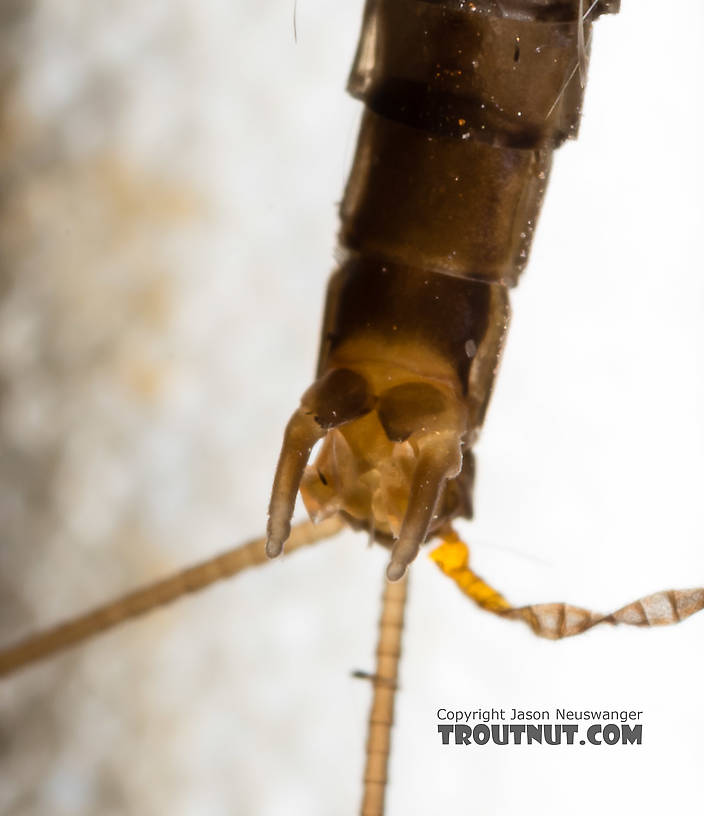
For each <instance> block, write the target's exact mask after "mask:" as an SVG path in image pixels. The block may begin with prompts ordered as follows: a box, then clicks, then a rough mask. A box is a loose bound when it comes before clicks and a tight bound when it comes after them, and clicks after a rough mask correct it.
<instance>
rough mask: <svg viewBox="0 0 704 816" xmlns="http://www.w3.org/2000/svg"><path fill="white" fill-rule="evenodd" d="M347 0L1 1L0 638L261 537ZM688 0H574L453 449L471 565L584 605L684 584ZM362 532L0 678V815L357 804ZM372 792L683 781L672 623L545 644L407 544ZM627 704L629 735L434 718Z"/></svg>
mask: <svg viewBox="0 0 704 816" xmlns="http://www.w3.org/2000/svg"><path fill="white" fill-rule="evenodd" d="M361 10H362V9H361V5H360V3H354V4H340V3H333V2H330V0H298V6H297V14H296V19H297V32H298V43H297V44H296V43H295V42H294V34H293V12H294V10H293V3H292V2H290V3H289V2H281V1H280V2H277V3H274V2H269V1H268V0H266V1H264V0H261V1H260V2H258V3H251V2H244V0H230V2H227V3H225V2H220V1H219V0H204V1H203V2H199V3H196V2H195V0H190V1H189V0H170V2H151V3H148V4H144V3H138V2H136V1H135V0H120V1H119V2H110V3H108V2H91V3H85V2H77V1H76V0H63V2H61V3H56V2H50V0H35V2H34V3H33V4H23V3H19V2H17V3H9V2H7V3H4V4H3V6H2V10H1V11H0V25H1V27H2V30H1V31H0V38H2V42H1V43H0V45H1V46H2V48H1V50H0V53H2V57H0V79H2V83H1V84H0V208H1V210H0V218H1V222H0V251H1V255H2V267H1V268H0V591H1V593H2V595H1V597H0V614H1V615H2V617H1V618H0V636H1V637H2V642H3V643H8V642H10V641H12V640H14V639H15V638H16V637H18V636H20V635H22V634H25V633H26V632H28V631H30V630H31V629H33V628H36V627H39V626H43V625H47V624H49V623H52V622H54V621H55V620H57V619H58V618H62V617H65V616H68V615H69V614H71V613H75V612H79V611H82V610H84V609H86V608H89V607H91V606H93V605H95V604H97V603H99V602H101V601H103V600H105V599H107V598H109V597H111V596H113V595H115V594H117V593H120V592H123V591H126V590H129V589H131V588H133V587H134V586H135V585H137V584H141V583H143V582H145V581H148V580H150V579H153V578H156V577H158V576H161V575H162V574H163V573H165V572H167V571H169V570H172V569H175V568H178V567H180V566H184V565H186V564H189V563H190V562H192V561H195V560H198V559H201V558H204V557H207V556H208V555H211V554H213V553H215V552H217V551H219V550H221V549H223V548H225V547H226V546H229V545H231V544H232V543H235V542H237V541H241V540H244V539H246V538H248V537H251V536H254V535H257V534H259V533H261V532H262V530H263V526H264V521H265V515H266V504H267V501H268V490H269V487H270V480H271V476H272V473H273V468H274V465H275V460H276V456H277V453H278V446H279V443H280V437H281V432H282V429H283V425H284V423H285V421H286V418H287V416H288V415H289V414H290V412H291V411H292V410H293V409H294V408H295V406H296V404H297V401H298V398H299V396H300V394H301V393H302V391H303V390H304V389H305V388H306V387H307V385H308V384H309V382H310V380H311V377H312V373H313V369H314V364H315V356H316V347H317V340H318V325H319V320H320V313H321V308H322V299H323V292H324V286H325V281H326V279H327V277H328V275H329V273H330V270H331V268H332V252H333V248H334V234H335V231H336V214H335V207H334V202H336V201H338V200H339V197H340V195H341V191H342V188H343V184H344V181H345V177H346V172H347V168H348V165H349V162H350V160H351V156H352V152H353V149H354V143H355V138H356V124H357V120H358V117H359V114H360V110H361V106H360V105H359V104H358V103H355V102H353V101H352V100H350V99H348V98H346V97H345V96H344V93H343V88H344V84H345V79H346V74H347V71H348V70H349V66H350V63H351V59H352V55H353V53H354V47H355V44H356V38H357V33H358V27H359V21H360V18H361ZM702 24H704V9H703V8H702V6H701V3H700V2H699V0H677V2H676V3H673V4H669V5H668V6H667V7H665V6H664V5H663V4H662V3H659V2H656V0H640V1H639V2H638V3H635V2H628V1H627V0H624V4H623V9H622V12H621V14H620V15H619V16H618V17H616V18H602V20H601V21H600V22H599V23H598V25H597V26H596V27H595V32H594V46H593V52H592V65H591V69H590V77H589V85H588V89H587V96H586V106H585V111H584V121H583V125H582V130H581V135H580V138H579V140H578V141H577V142H576V143H571V144H569V145H566V146H565V147H564V148H562V149H561V151H560V152H559V154H558V155H557V156H556V161H555V167H554V171H553V178H552V182H551V185H550V189H549V192H548V196H547V201H546V203H545V207H544V210H543V214H542V217H541V222H540V226H539V229H538V233H537V237H536V240H535V244H534V248H533V252H532V258H531V263H530V266H529V269H528V271H527V273H526V274H525V276H524V280H523V281H522V283H521V285H520V287H519V288H518V289H517V290H516V291H515V292H514V296H513V304H514V319H513V325H512V328H511V332H510V337H509V342H508V347H507V349H506V355H505V359H504V362H503V365H502V371H501V375H500V377H499V381H498V387H497V390H496V393H495V396H494V399H493V403H492V406H491V408H490V411H489V415H488V420H487V423H486V427H485V432H484V434H483V437H482V440H481V443H480V445H479V447H478V451H477V452H478V481H477V490H476V496H475V499H476V502H475V503H476V514H477V518H476V522H474V523H473V524H471V525H462V532H463V533H465V535H466V536H467V538H468V540H469V542H470V543H471V545H472V546H473V555H474V564H475V567H476V568H477V569H478V571H480V572H481V573H482V574H483V575H484V576H485V577H487V578H488V579H489V580H490V581H491V582H492V583H494V584H495V585H496V586H498V587H499V588H500V589H501V590H503V591H504V593H505V594H507V595H508V597H509V598H510V599H511V600H513V601H515V602H516V603H524V602H540V601H553V600H569V601H570V602H572V603H576V604H579V605H583V606H589V607H592V608H596V609H601V610H605V611H606V610H611V609H613V608H616V607H618V606H621V605H622V604H624V603H626V602H627V601H630V600H632V599H634V598H636V597H639V596H641V595H644V594H647V593H649V592H652V591H655V590H657V589H662V588H671V587H686V586H693V585H697V584H702V582H704V550H703V549H702V531H703V530H704V512H703V510H702V506H703V505H702V499H701V494H702V485H703V484H704V479H703V478H702V477H703V470H704V439H703V429H704V424H703V423H702V416H704V393H703V373H702V372H703V366H704V358H703V357H702V349H703V348H704V343H703V342H702V340H703V339H704V338H703V337H702V334H703V333H704V329H703V328H702V326H703V321H702V315H703V313H704V283H703V281H702V277H701V270H700V266H701V263H700V252H699V240H700V233H701V232H702V227H703V226H704V219H703V217H702V216H703V212H702V204H701V186H702V181H703V180H704V172H703V168H702V156H701V150H700V144H699V140H700V134H701V129H702V115H701V111H700V101H701V80H702V68H701V62H700V57H699V53H700V31H701V27H702ZM385 560H386V555H385V553H384V552H383V551H382V550H380V549H379V548H373V549H372V550H369V549H368V548H367V545H366V540H365V538H364V537H363V536H354V535H346V536H344V537H342V538H340V539H337V540H335V541H333V542H329V543H327V544H321V545H319V546H318V547H316V548H313V549H311V550H310V551H307V552H304V553H300V554H296V555H295V556H292V557H291V558H290V559H286V558H284V559H283V560H281V561H279V562H277V563H274V564H270V565H267V566H265V567H262V568H260V569H258V570H257V571H254V572H251V573H247V574H243V575H242V576H240V577H239V578H237V579H236V580H234V581H232V582H231V583H227V584H224V585H222V586H218V587H216V588H214V589H212V590H210V591H209V592H207V593H205V594H204V595H202V596H200V597H197V598H193V599H189V600H185V601H183V602H181V603H179V604H178V605H176V606H174V607H171V608H169V609H166V610H162V611H159V612H157V613H155V614H153V615H152V616H150V617H149V618H148V619H146V620H144V621H143V622H140V623H133V624H129V625H127V626H125V627H123V628H122V629H120V630H119V631H117V632H114V633H112V634H108V635H106V636H104V637H102V638H100V639H98V640H96V641H94V642H93V643H91V644H90V645H87V646H85V647H82V648H79V649H76V650H74V651H72V652H70V653H69V654H67V655H65V656H62V657H60V658H57V659H55V660H53V661H51V662H50V663H48V664H46V665H41V666H37V667H34V668H31V669H28V670H26V671H24V672H23V673H21V674H19V675H17V676H16V677H15V678H12V679H10V680H5V681H3V682H2V683H1V684H0V813H3V814H12V815H13V816H19V815H20V814H22V815H27V816H29V814H32V816H40V815H41V816H49V815H50V816H64V814H72V815H73V814H101V815H102V814H110V815H112V814H140V816H156V814H163V813H169V814H170V816H194V815H195V814H199V815H200V814H207V815H208V816H211V815H212V816H219V814H245V815H247V814H253V815H256V816H279V814H285V815H287V816H288V814H291V816H297V815H298V814H301V816H314V814H321V816H330V814H350V813H355V812H356V810H357V808H358V801H359V796H360V779H361V769H362V752H363V743H364V736H365V720H366V712H367V705H368V701H369V698H370V688H369V687H368V685H367V684H365V683H364V682H363V681H359V680H353V679H351V678H350V676H349V673H350V671H351V670H353V669H356V668H361V669H371V668H372V666H373V657H372V653H373V648H374V643H375V638H376V619H377V615H378V598H379V594H380V591H381V575H382V570H383V566H384V562H385ZM410 592H411V598H410V606H409V610H408V618H407V630H406V634H405V653H404V658H403V663H402V689H401V692H400V694H399V697H398V709H397V726H396V728H395V732H394V753H393V761H392V766H391V787H390V792H389V797H388V809H389V813H390V814H391V815H392V816H393V814H416V813H417V814H421V813H429V812H436V813H441V812H445V811H448V812H477V813H483V814H494V813H496V814H504V813H506V814H510V813H516V812H519V811H520V812H522V813H526V814H541V816H557V815H558V814H563V813H566V812H569V813H570V814H575V815H577V814H587V813H594V812H603V813H616V812H621V811H625V810H627V811H628V812H638V813H639V814H641V816H646V814H660V813H662V812H663V810H664V809H665V808H667V809H668V810H677V809H678V808H685V807H687V806H688V805H690V804H691V803H692V802H694V801H695V796H696V797H697V798H699V796H700V785H699V783H698V773H699V770H700V766H701V747H700V742H699V740H700V735H701V731H702V727H703V726H704V714H703V713H702V704H701V694H702V690H701V676H702V669H703V668H704V660H703V658H702V649H701V635H702V626H703V625H704V623H703V621H702V620H699V619H697V618H694V619H692V620H690V621H688V622H687V623H685V624H683V625H681V626H678V627H673V628H666V629H662V630H650V631H645V630H643V631H641V630H629V629H625V628H624V629H618V630H610V629H603V630H595V631H593V632H591V633H589V634H587V635H585V636H582V637H580V638H576V639H574V640H570V641H566V642H564V643H551V642H543V641H539V640H537V639H535V638H534V637H533V636H532V635H531V634H530V632H529V631H528V630H527V629H525V628H524V627H521V626H519V625H517V624H509V623H506V622H502V621H500V620H497V619H494V618H492V617H490V616H488V615H486V614H484V613H481V612H479V611H477V610H476V609H475V608H473V607H472V606H471V605H470V604H469V602H467V601H465V600H464V599H463V598H462V597H461V596H460V595H459V593H458V592H457V591H456V590H455V589H454V588H453V587H452V586H451V585H450V584H449V582H448V581H447V580H446V579H444V578H443V577H442V576H441V575H440V574H439V573H438V572H437V570H436V569H435V567H434V566H432V565H431V564H430V563H429V562H428V560H427V558H426V557H425V555H424V554H422V555H421V556H420V557H419V559H418V561H417V563H416V564H414V566H413V569H412V570H411V587H410ZM491 706H494V707H503V708H511V707H514V706H515V707H519V708H553V707H555V706H564V707H571V708H601V707H606V708H634V709H642V710H643V711H644V712H645V713H644V717H643V719H644V724H645V728H644V744H643V745H642V746H639V747H627V746H626V747H621V746H615V747H611V748H607V747H600V748H597V747H583V748H582V747H579V746H577V747H574V748H567V747H556V748H551V747H540V746H532V747H525V746H523V747H498V746H497V747H488V746H487V747H484V748H455V747H453V746H448V747H443V746H441V745H440V744H439V742H440V741H439V736H438V735H437V732H436V719H435V711H436V709H438V708H439V707H446V708H463V709H468V708H476V707H491Z"/></svg>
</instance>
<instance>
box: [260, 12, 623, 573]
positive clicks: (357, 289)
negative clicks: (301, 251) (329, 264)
mask: <svg viewBox="0 0 704 816" xmlns="http://www.w3.org/2000/svg"><path fill="white" fill-rule="evenodd" d="M582 7H583V2H582V0H558V1H557V2H555V1H554V0H553V1H552V2H551V1H549V0H502V1H501V2H498V0H476V1H475V2H465V0H441V1H440V0H368V2H367V7H366V10H365V14H364V23H363V30H362V35H361V39H360V43H359V47H358V51H357V56H356V59H355V63H354V66H353V69H352V74H351V77H350V82H349V89H350V92H351V93H352V94H353V95H354V96H356V97H358V98H359V99H361V100H363V101H364V103H365V105H366V109H365V112H364V117H363V121H362V126H361V131H360V135H359V141H358V145H357V151H356V155H355V159H354V162H353V166H352V171H351V174H350V178H349V181H348V184H347V188H346V191H345V195H344V198H343V201H342V205H341V208H340V214H341V221H342V225H341V230H340V245H341V250H342V253H341V254H342V257H341V264H340V267H339V269H338V270H337V271H336V272H335V274H334V275H333V277H332V280H331V282H330V285H329V289H328V294H327V303H326V310H325V318H324V322H323V333H322V342H321V351H320V357H319V364H318V377H319V380H318V381H317V382H316V384H314V385H313V387H312V388H311V389H309V391H308V392H307V394H306V396H305V397H304V400H303V406H302V409H301V411H299V412H298V414H299V419H298V420H297V422H296V423H293V420H292V423H293V424H292V425H290V426H289V435H288V436H289V440H290V441H289V442H286V443H285V444H284V451H283V453H282V459H281V462H280V466H279V469H280V471H281V468H282V467H283V471H281V475H280V476H279V475H277V480H276V484H275V490H274V498H273V499H272V507H271V515H270V532H272V542H273V543H272V545H271V551H272V553H273V552H276V551H278V550H280V544H281V543H282V542H283V539H285V535H286V534H287V530H286V524H288V521H286V523H285V524H283V520H284V517H285V516H286V515H287V513H288V509H287V510H286V512H283V508H284V505H286V507H287V508H289V509H292V506H293V505H292V501H293V499H294V498H295V492H296V489H297V487H298V481H299V480H300V478H301V474H302V471H303V464H304V463H303V464H302V463H301V460H302V458H303V457H304V456H305V458H306V459H307V455H308V454H307V453H306V450H307V451H309V450H310V445H312V444H313V442H314V441H315V439H317V438H319V437H322V436H325V435H327V437H328V438H327V439H326V442H325V445H324V447H323V451H322V453H321V456H320V457H319V459H318V461H317V463H316V468H313V469H309V470H308V471H307V473H306V475H305V476H304V477H303V488H302V489H303V495H304V499H305V500H306V504H307V506H308V509H309V511H311V513H312V514H313V515H314V516H316V515H318V516H323V515H327V514H330V513H332V512H337V511H341V512H342V513H343V514H345V515H346V516H347V517H348V519H349V520H350V521H351V522H352V523H353V524H355V525H357V526H365V527H367V528H369V529H371V530H372V531H373V532H374V533H375V534H376V537H377V538H378V539H380V540H386V541H387V542H388V541H390V540H394V541H395V544H394V548H393V552H392V564H393V565H394V566H393V568H392V569H391V570H390V573H389V574H390V576H398V575H399V574H402V573H403V570H404V569H405V566H406V565H407V564H408V563H409V561H410V560H412V558H413V557H414V556H415V552H417V549H418V545H419V544H420V543H422V541H424V540H425V538H426V537H427V536H428V535H429V534H431V533H432V532H434V531H436V530H437V529H439V528H440V527H441V526H442V525H444V524H445V523H446V522H447V521H448V520H449V519H451V518H452V517H453V516H456V515H466V516H471V495H470V492H471V483H472V474H473V465H472V459H471V451H470V448H471V444H472V443H473V441H474V440H475V438H476V436H477V433H478V429H479V427H480V426H481V423H482V420H483V417H484V413H485V411H486V406H487V403H488V400H489V396H490V393H491V389H492V385H493V381H494V376H495V373H496V369H497V365H498V361H499V357H500V353H501V347H502V343H503V338H504V334H505V331H506V327H507V324H508V316H509V307H508V294H507V290H508V288H509V287H511V286H513V285H515V284H516V282H517V280H518V277H519V275H520V272H521V271H522V269H523V268H524V266H525V264H526V262H527V259H528V252H529V248H530V243H531V239H532V235H533V231H534V229H535V224H536V219H537V217H538V212H539V210H540V205H541V201H542V198H543V195H544V192H545V188H546V184H547V179H548V174H549V171H550V164H551V158H552V151H553V150H554V149H555V148H556V147H558V146H559V145H560V144H561V143H562V142H563V141H564V140H565V139H566V138H568V137H572V136H575V135H576V132H577V127H578V124H579V117H580V110H581V101H582V93H583V84H582V80H583V67H584V66H583V63H584V61H585V59H586V52H587V50H588V47H589V42H590V36H591V21H592V20H593V19H594V18H595V17H596V16H598V15H599V14H601V13H605V12H615V11H617V7H618V0H613V2H611V1H610V0H596V2H595V3H594V4H593V5H592V6H591V7H590V8H589V9H587V10H586V13H584V14H583V13H582ZM340 371H344V372H347V374H345V375H342V379H340V376H341V375H340V374H339V372H340ZM335 372H338V374H336V377H337V380H336V382H337V383H338V385H337V386H336V387H335V388H334V389H333V388H332V386H331V382H332V381H331V380H330V379H329V376H330V375H331V374H332V373H335ZM352 380H354V383H355V386H354V388H353V389H352V391H351V392H350V393H351V394H354V398H352V397H350V401H349V404H346V403H345V388H344V387H343V388H342V389H340V387H339V384H340V383H342V382H343V381H344V382H348V383H349V382H352ZM333 390H334V391H335V397H334V402H335V405H336V411H335V415H334V417H332V419H331V416H330V411H329V410H326V407H325V404H326V402H329V401H330V399H331V393H332V391H333ZM362 392H363V396H362V397H360V393H362ZM322 415H326V416H327V417H328V419H327V420H326V423H321V422H317V423H316V422H315V421H313V422H312V424H311V420H304V419H303V417H310V416H312V417H316V416H317V417H320V416H322ZM372 416H373V417H374V419H373V418H372ZM295 417H296V415H294V419H295ZM306 422H307V423H308V424H306ZM294 426H295V427H294ZM318 430H320V432H318ZM294 437H295V438H296V439H297V440H298V441H294ZM302 440H303V441H302ZM309 443H310V444H309ZM287 445H288V450H289V454H288V458H287V454H286V450H287ZM296 446H297V447H296ZM404 446H405V447H404ZM294 450H295V451H296V454H295V455H296V457H297V459H294V458H292V457H293V453H294ZM287 461H288V465H286V462H287ZM294 461H295V462H297V466H296V467H293V463H294ZM299 471H300V472H299ZM294 482H295V487H294ZM284 483H285V489H284ZM292 491H293V492H292ZM277 492H278V495H279V499H278V500H277V499H276V496H277ZM289 515H290V514H289ZM272 525H273V527H272ZM282 536H283V538H282Z"/></svg>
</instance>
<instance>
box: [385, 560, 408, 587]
mask: <svg viewBox="0 0 704 816" xmlns="http://www.w3.org/2000/svg"><path fill="white" fill-rule="evenodd" d="M405 574H406V564H403V563H401V562H400V561H392V562H391V563H390V564H389V565H388V567H387V568H386V577H387V578H388V579H389V581H392V582H394V581H400V580H401V578H403V576H404V575H405Z"/></svg>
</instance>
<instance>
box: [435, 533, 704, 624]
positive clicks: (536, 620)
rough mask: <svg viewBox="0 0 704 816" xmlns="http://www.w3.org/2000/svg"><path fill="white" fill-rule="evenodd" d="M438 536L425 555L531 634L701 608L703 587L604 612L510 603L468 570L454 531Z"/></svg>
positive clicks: (672, 618) (661, 618)
mask: <svg viewBox="0 0 704 816" xmlns="http://www.w3.org/2000/svg"><path fill="white" fill-rule="evenodd" d="M441 538H442V544H440V545H439V546H438V547H436V548H435V549H434V550H433V551H432V552H431V553H430V557H431V558H432V560H433V561H434V562H435V563H436V564H437V565H438V567H440V569H441V570H442V572H444V573H445V575H447V576H448V577H449V578H451V579H452V580H453V581H454V582H455V583H456V584H457V586H458V587H459V588H460V590H461V591H462V592H463V593H464V594H465V595H467V596H468V597H470V598H471V599H472V600H473V601H474V602H475V603H476V604H477V605H478V606H480V607H481V608H482V609H486V610H487V612H493V613H494V614H495V615H500V616H501V617H502V618H509V619H510V620H520V621H523V623H526V624H528V626H530V628H531V629H532V630H533V632H534V633H535V634H536V635H538V636H539V637H544V638H548V639H549V640H559V639H561V638H565V637H573V636H574V635H580V634H582V632H586V631H587V630H588V629H591V628H592V627H594V626H596V625H597V624H600V623H611V624H616V623H622V624H628V625H630V626H664V625H668V624H671V623H679V622H680V621H682V620H684V619H685V618H687V617H689V616H690V615H693V614H694V613H695V612H699V611H701V610H702V609H704V587H697V588H695V589H678V590H669V591H667V592H655V593H653V594H652V595H647V596H646V597H644V598H640V599H638V600H637V601H633V603H630V604H627V605H626V606H624V607H622V608H621V609H617V610H616V611H615V612H611V613H610V614H608V615H601V614H599V613H597V612H592V611H590V610H589V609H582V608H581V607H579V606H572V605H571V604H566V603H546V604H531V605H529V606H520V607H514V606H511V604H510V603H509V602H508V601H507V600H506V599H505V598H504V597H503V595H501V594H500V593H499V592H497V591H496V590H495V589H494V588H493V587H491V586H489V584H487V583H486V582H485V581H484V580H483V579H482V578H480V577H479V576H478V575H477V574H476V573H475V572H473V571H472V570H471V569H470V568H469V548H468V547H467V545H466V544H465V543H464V542H463V541H461V540H460V538H459V537H458V535H457V533H455V531H454V530H452V529H451V528H450V529H447V528H446V530H445V531H444V532H443V534H442V536H441Z"/></svg>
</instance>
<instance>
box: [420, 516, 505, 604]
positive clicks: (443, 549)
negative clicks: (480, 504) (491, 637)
mask: <svg viewBox="0 0 704 816" xmlns="http://www.w3.org/2000/svg"><path fill="white" fill-rule="evenodd" d="M442 540H443V543H442V544H440V545H439V546H438V547H436V548H435V549H434V550H433V551H432V552H431V553H430V557H431V558H432V560H433V561H435V563H436V564H437V565H438V566H439V567H440V569H441V570H442V571H443V572H444V573H445V575H447V576H448V577H449V578H451V579H452V580H453V581H454V582H455V583H456V584H457V586H458V587H459V588H460V590H461V591H462V592H464V594H465V595H467V596H468V597H470V598H471V599H472V600H473V601H474V602H475V603H476V604H477V605H478V606H480V607H481V608H482V609H486V610H487V611H489V612H503V611H507V610H509V609H511V604H510V603H509V602H508V601H507V600H506V598H504V597H503V595H501V593H499V592H497V591H496V590H495V589H494V588H493V587H492V586H489V584H487V583H486V581H484V580H483V579H482V578H480V577H479V576H478V575H477V573H476V572H473V571H472V570H471V569H470V568H469V547H467V545H466V544H465V543H464V542H463V541H461V540H460V538H459V537H458V535H457V533H455V531H454V530H450V531H449V532H448V533H446V534H444V535H443V536H442Z"/></svg>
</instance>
